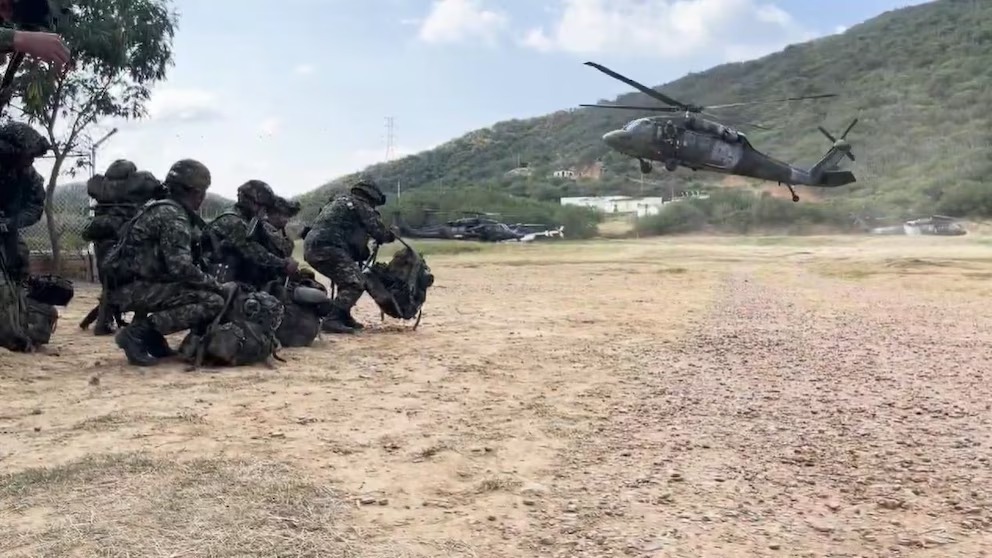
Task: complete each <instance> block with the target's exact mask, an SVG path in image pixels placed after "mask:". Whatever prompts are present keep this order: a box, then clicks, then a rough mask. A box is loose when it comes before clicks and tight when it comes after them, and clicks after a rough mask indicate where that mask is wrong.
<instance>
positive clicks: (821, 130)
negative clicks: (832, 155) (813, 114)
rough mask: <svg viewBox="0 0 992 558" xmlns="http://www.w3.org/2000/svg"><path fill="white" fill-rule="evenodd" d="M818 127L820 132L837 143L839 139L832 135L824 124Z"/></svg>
mask: <svg viewBox="0 0 992 558" xmlns="http://www.w3.org/2000/svg"><path fill="white" fill-rule="evenodd" d="M817 129H818V130H820V133H822V134H823V135H825V136H827V139H828V140H830V143H837V140H836V139H835V138H834V137H833V136H832V135H830V132H828V131H827V130H826V129H825V128H824V127H823V126H817Z"/></svg>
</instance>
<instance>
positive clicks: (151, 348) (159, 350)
mask: <svg viewBox="0 0 992 558" xmlns="http://www.w3.org/2000/svg"><path fill="white" fill-rule="evenodd" d="M145 347H146V348H147V349H148V354H150V355H152V356H153V357H155V358H172V357H174V356H176V355H177V354H179V353H178V352H176V350H174V349H173V348H172V347H170V346H169V342H168V341H167V340H166V339H165V336H164V335H162V334H161V333H159V332H158V331H156V330H154V329H151V328H148V337H146V338H145Z"/></svg>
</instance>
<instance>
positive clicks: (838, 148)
mask: <svg viewBox="0 0 992 558" xmlns="http://www.w3.org/2000/svg"><path fill="white" fill-rule="evenodd" d="M585 64H586V66H591V67H593V68H596V69H597V70H599V71H601V72H603V73H604V74H606V75H608V76H610V77H613V78H614V79H617V80H620V81H622V82H624V83H626V84H627V85H630V86H632V87H634V88H636V89H637V90H639V91H641V92H642V93H644V94H645V95H648V96H650V97H653V98H655V99H658V100H659V101H661V102H663V103H665V104H666V105H669V106H664V107H661V106H654V107H645V106H632V105H580V106H583V107H590V108H609V109H629V110H641V111H654V112H668V113H684V114H672V115H671V116H653V117H649V118H638V119H636V120H632V121H630V122H628V123H627V125H625V126H624V127H623V128H621V129H619V130H613V131H611V132H607V133H606V134H605V135H604V136H603V142H604V143H606V145H608V146H609V147H610V148H611V149H613V150H615V151H617V152H619V153H623V154H624V155H627V156H630V157H633V158H635V159H638V160H639V161H640V164H641V172H642V173H645V174H647V173H649V172H651V168H652V165H651V161H659V162H662V163H664V164H665V169H666V170H668V171H674V170H676V169H677V168H678V167H680V166H683V167H686V168H690V169H692V170H694V171H698V170H706V171H711V172H718V173H722V174H733V175H737V176H745V177H750V178H758V179H761V180H768V181H772V182H778V183H779V185H782V184H784V185H785V186H786V187H787V188H788V189H789V193H791V194H792V201H794V202H798V201H799V196H798V195H796V191H795V189H794V188H793V186H794V185H800V184H801V185H805V186H818V187H822V188H836V187H838V186H844V185H846V184H850V183H852V182H855V181H856V179H855V177H854V173H852V172H851V171H848V170H839V169H838V168H837V165H838V163H840V162H841V159H842V158H844V157H847V158H848V159H850V160H852V161H854V160H855V158H854V154H853V153H851V144H850V143H848V142H847V140H846V138H847V134H848V132H850V131H851V128H854V125H855V124H857V123H858V119H857V118H855V119H854V120H853V121H851V123H850V124H849V125H848V126H847V129H846V130H844V133H843V134H841V135H840V137H839V138H834V136H832V135H831V134H830V133H829V132H827V131H826V130H825V129H823V127H822V126H820V127H818V128H819V130H820V132H822V133H823V135H825V136H827V139H829V140H830V141H831V142H832V143H833V145H831V147H830V150H829V151H827V153H826V155H824V156H823V158H822V159H820V161H819V162H817V163H816V164H815V165H813V166H812V167H810V168H809V169H803V168H799V167H794V166H792V165H790V164H788V163H784V162H782V161H779V160H778V159H774V158H772V157H769V156H768V155H765V154H764V153H761V152H760V151H758V150H757V149H755V148H754V146H752V145H751V142H750V141H748V139H747V136H745V135H744V134H743V133H742V132H740V131H738V130H735V129H733V128H731V127H729V126H726V125H724V124H721V123H719V122H716V121H714V120H707V119H705V118H702V117H700V116H697V115H698V114H706V115H707V116H713V115H710V114H708V113H706V112H704V111H705V110H707V109H717V108H729V107H738V106H745V105H752V104H761V103H778V102H787V101H799V100H804V99H822V98H826V97H836V96H837V95H836V94H833V93H830V94H822V95H808V96H802V97H789V98H785V99H772V100H766V101H752V102H743V103H730V104H725V105H714V106H710V107H704V106H700V105H689V104H685V103H682V102H680V101H676V100H675V99H673V98H671V97H669V96H668V95H665V94H663V93H659V92H658V91H655V90H654V89H651V88H650V87H647V86H645V85H643V84H640V83H638V82H636V81H634V80H632V79H630V78H627V77H624V76H622V75H620V74H618V73H616V72H614V71H613V70H610V69H609V68H606V67H605V66H602V65H600V64H597V63H595V62H586V63H585ZM752 125H753V126H754V127H756V128H763V127H762V126H758V125H757V124H752Z"/></svg>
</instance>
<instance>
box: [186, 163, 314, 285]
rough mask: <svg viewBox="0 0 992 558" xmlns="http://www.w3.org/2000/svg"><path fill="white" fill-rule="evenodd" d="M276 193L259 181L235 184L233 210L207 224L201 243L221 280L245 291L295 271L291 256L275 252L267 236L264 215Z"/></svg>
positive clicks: (213, 269)
mask: <svg viewBox="0 0 992 558" xmlns="http://www.w3.org/2000/svg"><path fill="white" fill-rule="evenodd" d="M275 202H276V195H275V193H273V192H272V188H271V187H270V186H269V185H268V184H266V183H265V182H262V181H261V180H249V181H248V182H245V183H244V184H242V185H241V186H239V187H238V201H237V202H236V203H235V204H234V210H233V211H228V212H225V213H222V214H220V215H218V216H217V217H216V218H215V219H214V220H213V221H211V222H210V224H209V225H207V228H206V231H205V232H204V234H203V237H202V242H203V248H204V256H205V257H206V258H207V260H208V261H209V262H210V265H211V271H213V272H214V273H213V274H214V275H215V276H216V277H217V278H218V280H220V281H236V282H237V283H238V284H239V285H241V288H243V289H245V290H252V291H254V290H260V289H262V288H264V287H265V284H266V283H267V282H268V281H269V279H270V278H272V277H281V276H285V275H292V274H294V273H296V271H297V269H298V268H299V264H298V263H297V261H296V260H294V259H293V257H292V251H290V253H289V254H287V255H282V254H279V253H276V251H275V250H273V249H272V247H271V246H269V244H270V243H269V240H268V238H267V237H266V230H265V218H266V216H267V215H268V214H269V213H270V212H271V211H272V210H273V209H275Z"/></svg>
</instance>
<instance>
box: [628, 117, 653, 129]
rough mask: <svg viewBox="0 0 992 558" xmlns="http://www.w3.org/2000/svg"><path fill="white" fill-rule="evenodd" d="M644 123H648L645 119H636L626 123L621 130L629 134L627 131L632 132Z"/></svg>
mask: <svg viewBox="0 0 992 558" xmlns="http://www.w3.org/2000/svg"><path fill="white" fill-rule="evenodd" d="M646 122H648V119H647V118H638V119H637V120H632V121H630V122H628V123H627V125H626V126H624V127H623V129H624V130H626V131H628V132H629V131H631V130H633V129H634V128H637V127H639V126H641V125H642V124H644V123H646Z"/></svg>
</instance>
